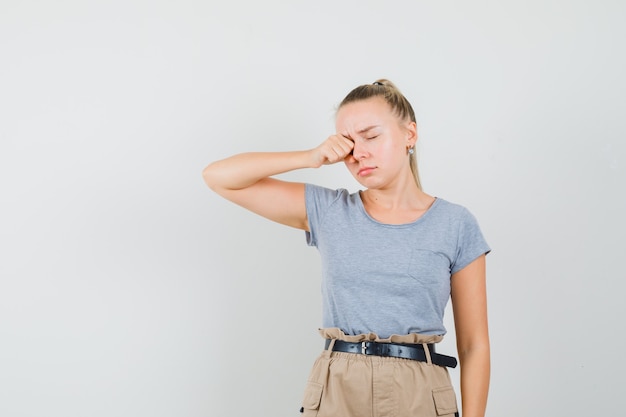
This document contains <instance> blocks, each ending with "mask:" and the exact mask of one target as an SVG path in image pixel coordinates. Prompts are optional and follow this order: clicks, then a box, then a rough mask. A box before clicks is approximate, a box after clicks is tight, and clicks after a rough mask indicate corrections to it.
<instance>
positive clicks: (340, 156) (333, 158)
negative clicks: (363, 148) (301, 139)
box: [313, 134, 354, 168]
mask: <svg viewBox="0 0 626 417" xmlns="http://www.w3.org/2000/svg"><path fill="white" fill-rule="evenodd" d="M353 148H354V142H353V141H352V139H349V138H347V137H345V136H343V135H340V134H335V135H331V136H329V137H328V139H326V140H325V141H324V142H322V143H321V144H320V145H319V146H318V147H317V148H314V149H313V153H314V160H315V163H314V167H315V168H319V167H320V166H322V165H329V164H335V163H337V162H343V161H344V160H345V159H346V158H347V157H348V156H349V155H350V154H351V153H352V149H353Z"/></svg>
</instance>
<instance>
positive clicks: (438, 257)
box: [407, 249, 450, 285]
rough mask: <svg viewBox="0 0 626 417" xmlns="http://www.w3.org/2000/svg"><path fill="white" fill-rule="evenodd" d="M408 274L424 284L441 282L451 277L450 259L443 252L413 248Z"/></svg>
mask: <svg viewBox="0 0 626 417" xmlns="http://www.w3.org/2000/svg"><path fill="white" fill-rule="evenodd" d="M407 274H408V275H409V276H410V277H411V278H413V279H415V280H416V281H417V282H419V283H420V284H423V285H433V284H436V283H441V282H442V280H446V279H447V280H449V279H450V261H449V260H448V258H447V257H446V256H445V255H444V254H441V253H437V252H433V251H430V250H426V249H413V250H412V251H411V259H410V261H409V268H408V271H407Z"/></svg>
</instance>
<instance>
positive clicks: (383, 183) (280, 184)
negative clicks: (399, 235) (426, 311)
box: [203, 97, 490, 417]
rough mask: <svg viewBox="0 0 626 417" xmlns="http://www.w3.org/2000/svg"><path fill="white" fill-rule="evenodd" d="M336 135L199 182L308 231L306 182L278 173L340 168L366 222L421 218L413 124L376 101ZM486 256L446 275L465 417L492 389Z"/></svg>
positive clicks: (236, 159)
mask: <svg viewBox="0 0 626 417" xmlns="http://www.w3.org/2000/svg"><path fill="white" fill-rule="evenodd" d="M336 132H337V133H336V134H334V135H331V136H330V137H328V138H327V139H326V140H325V141H324V142H322V143H321V144H320V145H319V146H317V147H315V148H313V149H310V150H305V151H294V152H274V153H245V154H239V155H235V156H232V157H230V158H226V159H223V160H221V161H216V162H213V163H211V164H210V165H209V166H207V167H206V168H205V169H204V171H203V177H204V180H205V182H206V183H207V185H208V186H209V187H210V188H211V189H213V190H214V191H215V192H217V193H218V194H219V195H221V196H222V197H224V198H226V199H228V200H230V201H232V202H234V203H236V204H238V205H240V206H242V207H244V208H246V209H248V210H250V211H252V212H254V213H257V214H259V215H261V216H263V217H266V218H268V219H270V220H273V221H275V222H278V223H281V224H284V225H287V226H291V227H295V228H298V229H302V230H309V225H308V220H307V215H306V207H305V200H304V184H302V183H294V182H287V181H281V180H278V179H275V178H272V177H273V176H275V175H278V174H281V173H285V172H289V171H293V170H296V169H301V168H319V167H321V166H323V165H328V164H335V163H338V162H343V163H344V164H345V165H346V167H347V168H348V170H349V171H350V173H351V174H352V175H353V176H354V178H355V179H356V180H357V181H358V182H359V183H360V184H361V185H363V186H364V187H365V188H366V190H365V191H362V192H361V199H362V201H363V205H364V207H365V209H366V210H367V212H368V213H369V215H370V216H372V217H373V218H375V219H376V220H378V221H380V222H383V223H388V224H404V223H409V222H413V221H415V220H416V219H418V218H419V217H421V216H422V215H423V214H424V213H425V212H426V211H427V210H428V208H429V207H430V206H431V205H432V204H433V202H434V201H435V198H434V197H432V196H430V195H428V194H426V193H424V192H423V191H422V190H420V189H419V188H418V187H417V185H416V183H415V179H414V178H413V174H412V173H411V169H410V165H409V158H408V154H407V151H408V149H409V148H411V147H413V146H415V143H416V141H417V130H416V126H415V122H412V121H409V120H400V119H399V118H398V116H396V115H395V114H394V113H393V112H392V110H391V108H390V107H389V105H388V104H387V103H386V102H385V101H384V100H383V99H382V98H380V97H374V98H370V99H367V100H362V101H357V102H352V103H349V104H346V105H344V106H342V107H341V108H340V109H339V110H338V112H337V117H336ZM485 275H486V274H485V256H484V255H483V256H481V257H479V258H478V259H476V260H475V261H473V262H472V263H471V264H470V265H468V266H466V267H465V268H463V269H462V270H460V271H458V272H456V273H455V274H453V275H452V277H451V299H452V305H453V310H454V320H455V328H456V336H457V348H458V352H459V359H460V364H461V398H462V405H463V407H462V408H463V410H462V411H463V413H462V415H463V416H464V417H483V416H484V413H485V408H486V403H487V391H488V387H489V357H490V356H489V335H488V330H487V301H486V285H485Z"/></svg>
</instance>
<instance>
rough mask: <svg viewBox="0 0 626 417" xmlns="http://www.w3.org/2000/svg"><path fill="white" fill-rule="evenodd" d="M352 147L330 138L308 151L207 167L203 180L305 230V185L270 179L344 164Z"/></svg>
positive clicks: (230, 196)
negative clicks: (283, 174) (335, 164)
mask: <svg viewBox="0 0 626 417" xmlns="http://www.w3.org/2000/svg"><path fill="white" fill-rule="evenodd" d="M353 146H354V143H353V142H352V141H351V140H350V139H348V138H346V137H343V136H340V135H333V136H331V137H329V138H328V139H327V140H326V141H324V142H323V143H322V144H321V145H320V146H318V147H316V148H314V149H311V150H308V151H294V152H256V153H243V154H239V155H234V156H231V157H229V158H226V159H222V160H220V161H216V162H213V163H211V164H209V165H208V166H207V167H206V168H205V169H204V171H203V172H202V176H203V178H204V181H205V182H206V184H207V185H208V186H209V187H210V188H211V189H212V190H213V191H215V192H216V193H218V194H219V195H221V196H222V197H224V198H226V199H227V200H230V201H232V202H233V203H235V204H238V205H240V206H242V207H244V208H246V209H248V210H250V211H252V212H254V213H257V214H259V215H261V216H263V217H266V218H268V219H270V220H273V221H275V222H278V223H281V224H285V225H287V226H291V227H295V228H298V229H302V230H308V227H309V226H308V221H307V215H306V206H305V200H304V184H302V183H295V182H287V181H281V180H277V179H275V178H271V177H272V176H274V175H278V174H282V173H285V172H289V171H293V170H296V169H300V168H318V167H320V166H321V165H324V164H332V163H335V162H340V161H343V160H344V158H346V157H347V156H348V155H349V154H350V152H351V151H352V148H353Z"/></svg>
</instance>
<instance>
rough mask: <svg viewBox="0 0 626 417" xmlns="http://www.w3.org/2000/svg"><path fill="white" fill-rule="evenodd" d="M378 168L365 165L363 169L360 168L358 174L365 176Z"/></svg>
mask: <svg viewBox="0 0 626 417" xmlns="http://www.w3.org/2000/svg"><path fill="white" fill-rule="evenodd" d="M375 169H376V167H363V168H361V169H359V172H358V173H357V175H358V176H359V177H365V176H367V175H369V174H371V173H372V171H374V170H375Z"/></svg>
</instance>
